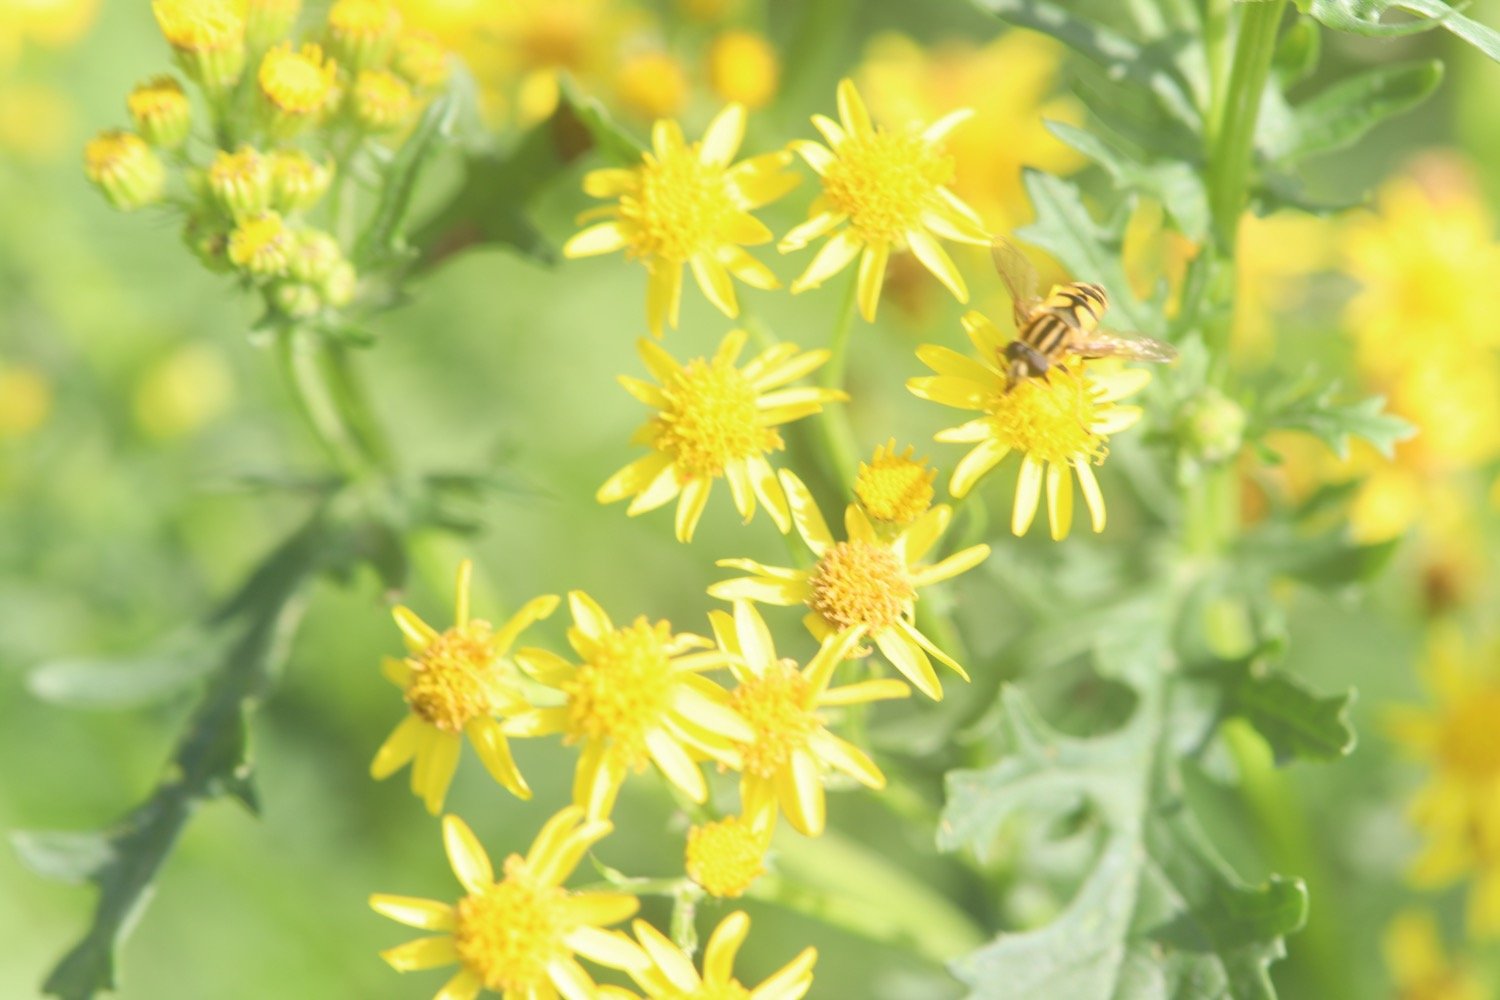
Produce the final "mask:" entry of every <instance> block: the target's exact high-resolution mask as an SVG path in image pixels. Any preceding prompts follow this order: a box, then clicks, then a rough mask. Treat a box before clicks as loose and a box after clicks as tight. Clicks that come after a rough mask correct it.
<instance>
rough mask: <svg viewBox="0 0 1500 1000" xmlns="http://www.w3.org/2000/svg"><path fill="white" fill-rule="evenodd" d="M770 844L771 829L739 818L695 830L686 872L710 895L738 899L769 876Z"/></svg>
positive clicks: (690, 839) (686, 854)
mask: <svg viewBox="0 0 1500 1000" xmlns="http://www.w3.org/2000/svg"><path fill="white" fill-rule="evenodd" d="M769 841H770V829H769V828H768V827H766V826H765V825H764V824H762V825H760V826H757V825H755V824H753V823H750V822H748V821H746V820H744V819H741V818H740V817H738V816H729V817H726V818H724V819H721V820H719V821H717V822H714V823H704V824H702V825H701V826H694V827H691V828H689V829H688V835H687V850H686V851H685V852H684V855H683V871H684V872H685V873H686V874H687V877H688V878H690V879H692V880H693V881H694V882H696V883H697V884H698V885H699V886H700V887H701V888H702V889H703V891H704V892H706V893H708V894H709V895H710V896H714V897H717V898H719V899H734V898H737V897H739V896H742V895H744V893H745V890H746V889H749V888H750V886H751V885H753V884H754V882H755V880H756V879H758V878H760V877H761V876H762V875H764V874H765V871H766V864H765V861H766V845H767V844H768V843H769Z"/></svg>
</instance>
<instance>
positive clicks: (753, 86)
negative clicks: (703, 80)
mask: <svg viewBox="0 0 1500 1000" xmlns="http://www.w3.org/2000/svg"><path fill="white" fill-rule="evenodd" d="M707 60H708V85H709V86H710V87H711V88H713V92H714V93H715V94H716V95H717V96H718V98H719V99H720V100H721V101H726V102H730V103H735V104H743V105H745V107H747V108H750V109H751V110H752V111H753V110H755V109H757V108H763V107H765V106H766V105H767V104H770V103H771V99H772V98H773V97H775V96H776V88H777V86H778V85H779V84H780V83H781V63H780V62H779V61H778V60H777V58H776V50H775V49H774V48H772V47H771V43H770V42H769V41H768V40H767V39H766V37H765V36H764V35H761V34H758V33H756V32H754V31H742V30H741V31H726V32H724V33H722V34H720V35H718V36H716V37H715V38H714V40H713V41H712V42H710V43H709V46H708V55H707Z"/></svg>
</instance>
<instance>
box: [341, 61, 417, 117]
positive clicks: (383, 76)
mask: <svg viewBox="0 0 1500 1000" xmlns="http://www.w3.org/2000/svg"><path fill="white" fill-rule="evenodd" d="M351 96H352V98H353V102H354V120H355V121H357V122H359V124H360V125H362V126H363V127H364V128H366V129H369V130H370V131H371V132H390V131H392V130H394V129H398V128H400V127H401V126H403V125H405V124H406V123H407V122H408V121H409V120H410V119H411V116H412V115H413V114H415V113H416V110H417V95H416V94H415V93H413V92H412V89H411V84H409V83H407V82H406V81H405V80H403V79H401V77H399V76H397V75H396V74H395V73H392V72H391V71H390V70H386V69H367V70H362V71H361V72H360V74H359V76H357V77H355V79H354V93H353V94H352V95H351Z"/></svg>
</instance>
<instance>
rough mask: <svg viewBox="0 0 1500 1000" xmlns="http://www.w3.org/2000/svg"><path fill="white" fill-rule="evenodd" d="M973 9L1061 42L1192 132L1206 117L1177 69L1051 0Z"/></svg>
mask: <svg viewBox="0 0 1500 1000" xmlns="http://www.w3.org/2000/svg"><path fill="white" fill-rule="evenodd" d="M973 2H974V4H975V6H977V7H979V8H980V9H981V10H984V11H988V12H989V13H991V14H994V15H995V16H996V17H998V18H1000V19H1001V20H1002V21H1006V22H1007V23H1009V24H1014V25H1017V26H1019V27H1022V28H1030V29H1031V30H1033V31H1038V32H1041V33H1042V34H1044V35H1048V36H1050V37H1052V38H1055V39H1057V40H1058V41H1059V42H1061V43H1062V44H1064V45H1066V46H1067V47H1068V48H1070V49H1072V50H1073V51H1074V52H1076V53H1078V54H1079V55H1081V56H1082V57H1083V58H1085V59H1087V60H1089V61H1090V62H1092V63H1094V64H1095V65H1097V66H1099V67H1100V68H1101V69H1103V70H1104V71H1105V73H1107V74H1108V75H1109V76H1110V78H1111V79H1113V80H1115V81H1117V82H1119V83H1122V84H1123V83H1129V84H1132V85H1134V86H1137V87H1140V88H1142V89H1144V90H1146V91H1148V92H1149V93H1150V94H1151V95H1152V96H1153V97H1154V98H1155V99H1156V102H1157V103H1158V104H1159V105H1160V106H1161V108H1162V109H1163V111H1165V112H1166V113H1167V114H1168V115H1169V116H1170V117H1171V118H1173V119H1174V120H1176V121H1177V122H1178V123H1180V124H1181V125H1183V126H1184V127H1186V128H1188V129H1189V130H1192V131H1197V130H1199V129H1200V128H1201V126H1202V122H1203V116H1202V114H1201V113H1200V112H1199V110H1198V107H1197V105H1196V104H1195V103H1194V100H1193V95H1192V93H1191V89H1190V88H1189V86H1188V85H1187V84H1186V82H1185V81H1184V80H1183V79H1182V77H1181V76H1180V75H1179V73H1178V71H1177V70H1176V68H1175V67H1172V66H1171V65H1170V64H1168V63H1166V62H1164V61H1163V60H1162V59H1160V58H1158V57H1157V54H1156V53H1155V52H1153V51H1148V50H1147V49H1146V48H1144V47H1142V46H1141V45H1139V44H1137V43H1136V42H1134V41H1132V40H1131V39H1129V38H1127V37H1125V36H1124V35H1122V34H1119V33H1118V32H1116V31H1114V30H1113V29H1111V28H1108V27H1106V26H1104V25H1102V24H1098V23H1097V22H1094V21H1090V20H1088V19H1087V18H1084V17H1082V16H1080V15H1078V14H1076V13H1074V12H1073V11H1070V10H1068V9H1067V8H1066V7H1064V6H1062V5H1061V4H1056V3H1049V2H1047V0H973Z"/></svg>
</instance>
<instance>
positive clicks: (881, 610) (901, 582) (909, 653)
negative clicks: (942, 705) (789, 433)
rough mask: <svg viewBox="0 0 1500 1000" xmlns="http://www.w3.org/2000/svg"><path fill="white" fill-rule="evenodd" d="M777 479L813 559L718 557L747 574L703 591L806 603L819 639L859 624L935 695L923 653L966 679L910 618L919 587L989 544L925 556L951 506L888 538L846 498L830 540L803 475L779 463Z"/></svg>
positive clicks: (808, 621)
mask: <svg viewBox="0 0 1500 1000" xmlns="http://www.w3.org/2000/svg"><path fill="white" fill-rule="evenodd" d="M781 483H782V486H783V488H784V489H785V490H786V495H787V500H788V501H789V502H790V503H791V507H792V519H793V521H794V522H795V523H796V525H797V532H798V534H800V535H801V536H802V540H803V541H804V542H805V543H807V547H808V548H809V549H811V550H812V553H813V555H814V556H816V557H817V562H816V563H814V564H813V566H812V568H810V569H793V568H786V567H780V566H766V565H763V564H762V563H758V562H755V561H754V560H751V559H721V560H719V563H718V565H720V566H724V567H727V568H730V569H741V570H745V571H746V572H748V573H750V574H751V575H750V576H743V577H737V578H735V579H731V580H721V581H720V582H718V583H716V584H714V585H713V586H711V587H709V588H708V592H709V594H710V595H712V596H714V597H718V598H721V599H723V600H726V601H739V600H748V601H760V602H762V603H765V604H776V605H781V606H783V607H791V606H795V605H798V604H805V605H806V606H807V608H808V614H807V615H806V616H804V617H803V619H802V622H803V624H804V625H806V626H807V628H808V631H810V632H812V634H813V636H814V637H815V638H817V639H818V640H819V641H820V642H822V641H824V640H827V639H828V638H829V637H830V636H833V635H836V634H838V633H841V632H843V631H844V630H846V629H850V628H856V627H857V628H859V629H861V630H862V634H863V636H864V637H865V638H868V639H870V640H871V641H873V642H874V643H875V645H876V646H877V647H878V648H879V649H880V652H881V653H882V654H883V655H884V656H885V658H886V659H887V660H889V661H890V662H891V665H892V666H894V667H895V668H896V669H897V670H899V671H900V672H901V673H902V674H903V675H904V676H905V677H906V679H907V680H909V681H911V683H912V685H913V686H914V687H915V688H916V689H917V690H918V691H921V692H922V693H923V694H925V695H927V696H928V697H929V698H932V699H933V700H935V701H936V700H940V699H941V698H942V697H943V688H942V685H941V684H940V683H939V682H938V677H937V672H936V671H935V670H933V668H932V661H931V660H930V659H928V655H929V654H931V655H932V656H933V657H936V658H937V659H938V660H940V661H941V662H942V663H943V664H945V665H946V666H948V667H949V668H951V669H952V670H954V671H955V672H957V673H958V675H959V676H960V677H963V678H964V679H965V680H968V674H966V673H965V672H964V668H963V667H962V666H960V665H959V663H958V661H957V660H955V659H953V658H952V657H951V656H949V655H948V654H947V653H945V652H943V651H942V650H941V649H939V648H938V647H937V646H936V645H935V644H934V643H933V641H932V640H931V639H929V638H927V636H925V635H923V634H922V633H921V631H919V630H918V629H917V627H916V624H915V622H914V619H915V616H916V604H917V600H918V598H919V597H920V596H921V595H920V593H919V592H920V590H921V588H923V587H927V586H930V585H932V584H934V583H938V582H940V581H942V580H947V579H949V578H951V577H955V576H958V575H959V574H960V573H964V572H967V571H968V570H971V569H973V568H974V567H975V566H978V565H979V564H980V563H982V562H984V560H985V559H987V558H988V557H989V554H990V547H989V546H988V545H975V546H971V547H970V548H967V549H963V550H961V551H959V552H955V553H954V554H952V555H950V556H948V557H947V558H946V559H943V560H941V561H940V562H936V563H930V564H925V563H924V560H925V559H926V558H927V556H928V554H929V553H930V552H931V551H932V550H933V548H934V547H935V546H936V545H937V543H938V541H939V540H940V539H941V538H942V536H943V532H945V531H947V529H948V524H949V522H950V521H951V520H952V518H953V508H951V507H948V506H946V505H940V506H937V507H934V508H932V509H931V510H929V511H928V512H927V513H925V514H923V515H922V516H921V517H920V518H918V519H917V520H916V521H915V522H913V523H912V524H910V525H909V526H907V527H906V528H904V529H902V531H901V532H900V533H899V534H897V535H895V536H894V537H892V538H888V539H887V538H882V537H881V536H880V534H879V533H878V532H876V530H875V527H874V525H872V524H871V523H870V520H869V518H867V517H866V516H865V514H864V512H863V511H862V510H860V509H859V507H857V506H855V505H854V504H850V505H849V507H848V509H847V510H845V512H844V530H845V533H846V535H847V539H846V540H845V541H842V542H836V541H834V539H833V534H832V533H831V532H830V531H829V530H828V525H827V523H826V522H825V521H824V520H823V515H822V514H821V513H819V511H818V507H817V504H816V503H815V502H814V500H813V498H812V494H811V493H809V492H808V490H807V487H806V486H805V485H803V483H802V480H800V479H798V478H797V477H796V476H794V475H793V474H792V473H790V472H788V471H787V470H785V469H783V470H782V472H781Z"/></svg>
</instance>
